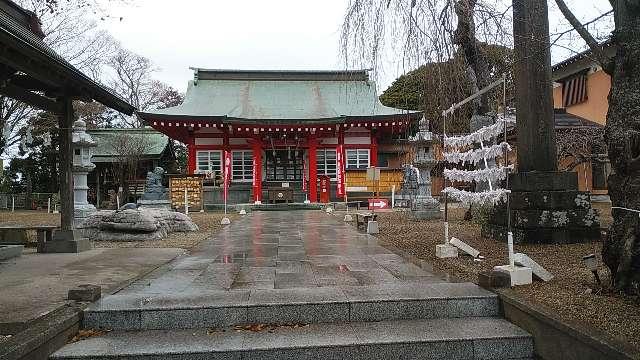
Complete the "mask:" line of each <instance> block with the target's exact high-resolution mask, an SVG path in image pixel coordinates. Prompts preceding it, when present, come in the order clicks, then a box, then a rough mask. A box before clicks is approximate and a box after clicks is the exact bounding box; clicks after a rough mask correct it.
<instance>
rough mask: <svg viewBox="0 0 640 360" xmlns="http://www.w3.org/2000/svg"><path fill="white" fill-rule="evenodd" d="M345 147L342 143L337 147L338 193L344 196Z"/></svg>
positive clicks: (339, 195)
mask: <svg viewBox="0 0 640 360" xmlns="http://www.w3.org/2000/svg"><path fill="white" fill-rule="evenodd" d="M344 168H345V166H344V147H343V146H342V144H340V145H338V147H337V148H336V180H337V181H336V182H337V187H336V195H337V196H338V197H344V192H345V191H344Z"/></svg>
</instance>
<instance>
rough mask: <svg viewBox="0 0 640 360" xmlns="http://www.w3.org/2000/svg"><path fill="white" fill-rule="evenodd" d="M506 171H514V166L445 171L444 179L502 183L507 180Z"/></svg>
mask: <svg viewBox="0 0 640 360" xmlns="http://www.w3.org/2000/svg"><path fill="white" fill-rule="evenodd" d="M506 169H513V165H509V166H508V167H506V168H505V167H504V166H498V167H493V168H488V169H481V170H459V169H445V170H444V177H446V178H447V179H449V180H451V181H464V182H472V181H476V182H482V181H491V182H496V181H501V180H504V179H506V178H507V171H506Z"/></svg>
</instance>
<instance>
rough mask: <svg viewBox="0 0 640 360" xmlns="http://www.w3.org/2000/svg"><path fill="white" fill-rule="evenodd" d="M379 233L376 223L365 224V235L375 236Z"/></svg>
mask: <svg viewBox="0 0 640 360" xmlns="http://www.w3.org/2000/svg"><path fill="white" fill-rule="evenodd" d="M379 232H380V229H378V222H377V221H369V222H368V223H367V234H377V233H379Z"/></svg>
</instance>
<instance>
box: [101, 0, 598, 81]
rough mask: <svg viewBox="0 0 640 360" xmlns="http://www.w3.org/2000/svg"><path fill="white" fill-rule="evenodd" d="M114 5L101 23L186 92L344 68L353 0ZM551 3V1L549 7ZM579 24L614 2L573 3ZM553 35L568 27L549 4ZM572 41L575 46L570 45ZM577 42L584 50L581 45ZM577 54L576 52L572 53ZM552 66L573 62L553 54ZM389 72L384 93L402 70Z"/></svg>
mask: <svg viewBox="0 0 640 360" xmlns="http://www.w3.org/2000/svg"><path fill="white" fill-rule="evenodd" d="M131 1H132V3H131V4H130V5H121V6H117V7H116V6H113V5H110V6H109V13H110V14H112V15H115V16H119V15H120V14H121V15H122V16H123V20H122V21H118V20H108V21H103V22H100V23H101V26H103V27H104V28H106V29H107V30H108V31H109V32H111V34H112V35H113V36H114V37H115V38H116V39H118V40H119V41H121V43H122V44H123V45H124V46H125V47H127V48H129V49H130V50H132V51H134V52H137V53H139V54H141V55H143V56H145V57H147V58H149V59H151V60H152V61H153V62H154V63H155V64H156V65H157V66H158V68H160V71H159V72H158V73H157V76H156V77H157V78H158V79H159V80H161V81H164V82H166V83H168V84H170V85H171V86H173V87H175V88H177V89H179V90H180V91H184V90H185V89H186V86H187V81H188V80H189V79H190V78H191V77H192V74H193V73H192V71H190V70H189V67H190V66H192V67H204V68H217V69H342V68H343V67H344V66H343V63H342V62H341V60H340V50H339V39H340V25H341V23H342V18H343V16H344V11H345V9H346V6H347V3H348V0H320V1H318V0H272V1H267V0H234V1H212V0H180V1H175V0H131ZM550 3H553V1H550ZM568 4H569V6H570V7H571V8H572V9H573V10H575V12H576V14H577V15H578V17H579V18H580V19H581V20H585V21H586V20H590V19H592V18H594V17H595V16H597V15H599V14H600V13H602V12H604V11H607V10H608V9H609V8H610V7H609V5H608V0H569V1H568ZM551 7H552V10H551V32H552V33H553V32H554V30H555V31H557V30H561V29H564V28H566V27H567V26H566V25H564V24H561V23H560V22H559V21H560V20H561V17H560V16H558V14H557V10H554V9H553V8H554V4H551ZM568 41H569V42H572V41H571V40H568ZM573 42H574V43H575V42H578V43H580V41H579V40H578V39H576V40H575V41H573ZM572 47H573V46H572ZM553 52H554V61H558V60H561V58H562V57H564V56H567V55H570V54H571V53H570V52H567V50H566V49H563V48H558V47H556V48H554V49H553ZM395 61H397V62H398V63H395V64H394V63H390V64H386V65H385V69H386V72H385V73H384V74H381V75H380V76H379V78H378V82H379V84H378V91H379V92H381V91H382V90H384V89H385V88H386V87H387V86H388V85H389V84H390V83H391V82H392V81H393V80H394V79H395V78H396V77H397V76H398V75H401V74H402V72H403V70H402V67H401V66H399V65H398V64H399V63H400V62H401V61H402V59H401V57H400V56H399V57H398V59H395Z"/></svg>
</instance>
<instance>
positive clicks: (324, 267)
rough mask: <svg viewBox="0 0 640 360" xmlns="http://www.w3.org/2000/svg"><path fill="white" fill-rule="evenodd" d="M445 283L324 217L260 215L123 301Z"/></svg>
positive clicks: (174, 264) (207, 243)
mask: <svg viewBox="0 0 640 360" xmlns="http://www.w3.org/2000/svg"><path fill="white" fill-rule="evenodd" d="M408 281H421V282H444V280H443V279H441V278H439V277H437V276H435V275H433V274H431V273H429V272H426V271H424V270H422V269H420V268H419V267H417V266H415V265H414V264H411V263H409V262H407V261H405V260H404V259H403V258H402V257H400V256H398V255H396V254H393V253H392V252H390V251H389V250H387V249H386V248H384V247H382V246H380V245H378V240H377V239H376V238H375V237H373V236H370V235H367V234H362V233H359V232H358V231H357V230H356V229H355V228H354V227H353V226H350V225H347V224H344V223H343V222H341V221H340V220H339V219H337V218H336V217H334V216H331V215H328V214H325V213H323V212H320V211H289V212H254V213H252V214H250V215H247V216H246V217H244V218H241V219H238V220H237V221H235V222H234V223H233V224H231V225H230V226H228V227H226V228H225V229H223V230H221V231H220V232H218V233H217V234H215V235H214V236H213V237H212V238H211V239H209V240H207V241H205V242H204V243H202V244H201V245H200V247H199V248H196V249H194V250H193V251H192V252H191V254H190V255H188V256H184V257H181V258H179V259H177V260H175V261H174V262H172V263H171V264H170V265H169V266H167V267H165V268H164V269H162V270H161V271H156V272H155V273H154V274H152V275H150V276H148V277H146V278H144V279H142V280H139V281H138V282H136V283H134V284H132V285H131V286H129V287H128V288H125V289H124V290H123V291H121V292H120V293H119V294H120V295H124V294H128V295H133V296H136V295H140V296H145V295H152V294H164V295H170V294H176V295H179V294H185V293H198V292H202V291H205V292H207V291H211V290H213V291H215V290H231V291H236V290H269V289H289V288H317V287H334V286H368V285H384V284H391V283H400V282H408Z"/></svg>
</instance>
